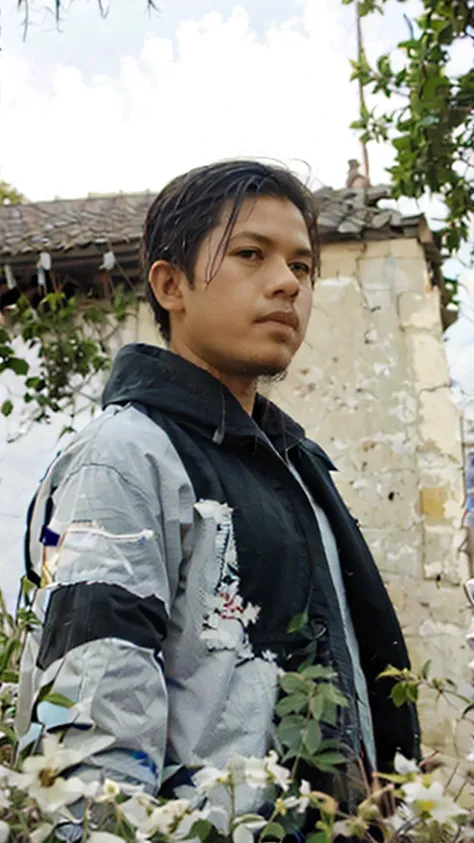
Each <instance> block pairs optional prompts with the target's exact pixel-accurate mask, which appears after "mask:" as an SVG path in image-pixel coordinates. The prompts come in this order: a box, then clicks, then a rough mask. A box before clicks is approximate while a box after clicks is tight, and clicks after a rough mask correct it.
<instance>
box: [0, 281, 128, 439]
mask: <svg viewBox="0 0 474 843" xmlns="http://www.w3.org/2000/svg"><path fill="white" fill-rule="evenodd" d="M136 304H137V297H136V294H135V292H134V291H133V290H132V289H125V288H124V287H123V286H119V287H118V288H117V289H114V290H112V292H111V295H110V296H109V297H108V298H105V299H102V300H98V299H94V298H90V299H89V298H86V297H85V296H84V295H78V296H76V295H69V296H68V295H67V294H66V292H65V291H64V290H62V289H58V290H57V291H56V292H52V293H47V294H46V295H45V296H44V297H43V298H42V299H41V301H40V302H39V303H38V304H37V305H36V307H33V306H32V305H31V303H30V302H29V300H28V299H27V298H26V296H24V295H22V296H21V297H20V298H19V299H18V301H17V302H16V303H15V304H14V305H13V306H11V307H10V308H8V322H9V325H8V327H7V324H6V322H5V320H4V322H3V324H2V323H1V322H0V375H1V373H2V372H4V371H7V370H9V371H13V372H14V373H15V374H16V375H18V376H20V377H21V378H23V382H24V394H23V402H24V404H25V405H26V406H27V407H30V408H31V420H32V421H38V422H41V421H49V420H50V418H51V415H52V414H54V413H57V412H59V411H62V412H66V413H68V414H69V416H70V418H71V425H70V427H69V428H68V429H72V426H73V423H74V418H75V414H76V410H77V402H78V399H80V398H81V396H85V397H87V387H88V385H89V384H90V383H91V382H92V381H93V379H94V378H95V376H96V375H98V374H100V373H101V372H104V371H106V370H107V369H108V368H109V366H110V361H111V356H112V343H113V339H114V336H115V334H116V332H117V330H118V329H119V327H120V326H121V325H122V324H123V323H124V322H125V320H126V318H127V317H128V316H129V315H131V314H132V313H134V309H135V307H136ZM20 338H21V339H22V340H23V341H24V343H25V344H26V347H27V348H28V349H29V350H30V351H34V352H35V355H36V360H37V363H36V364H34V365H32V366H31V365H30V364H29V363H28V361H27V360H25V359H24V357H22V356H21V353H17V350H16V349H17V341H18V339H20ZM32 369H33V370H32ZM13 409H14V400H13V398H12V397H8V398H7V399H6V400H5V401H4V402H3V404H2V405H1V407H0V410H1V412H2V414H3V415H4V416H9V415H10V414H11V413H12V411H13Z"/></svg>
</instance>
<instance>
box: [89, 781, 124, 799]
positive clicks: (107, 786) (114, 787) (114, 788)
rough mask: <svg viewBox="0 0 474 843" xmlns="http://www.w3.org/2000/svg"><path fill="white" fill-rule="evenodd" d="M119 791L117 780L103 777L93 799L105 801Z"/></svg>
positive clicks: (116, 794) (114, 796)
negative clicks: (101, 783)
mask: <svg viewBox="0 0 474 843" xmlns="http://www.w3.org/2000/svg"><path fill="white" fill-rule="evenodd" d="M120 793H121V791H120V785H118V784H117V782H114V781H113V780H112V779H105V781H104V783H103V785H102V787H101V788H100V792H99V793H98V794H97V796H96V797H95V799H96V802H107V801H108V800H109V799H115V798H116V797H117V796H119V794H120Z"/></svg>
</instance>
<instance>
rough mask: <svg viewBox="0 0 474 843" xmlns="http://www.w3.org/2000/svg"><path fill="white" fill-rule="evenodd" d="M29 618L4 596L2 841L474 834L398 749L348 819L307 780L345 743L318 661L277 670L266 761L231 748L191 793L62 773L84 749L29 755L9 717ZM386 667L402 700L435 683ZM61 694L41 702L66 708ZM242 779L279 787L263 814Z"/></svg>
mask: <svg viewBox="0 0 474 843" xmlns="http://www.w3.org/2000/svg"><path fill="white" fill-rule="evenodd" d="M31 622H32V618H31V616H30V614H29V612H28V611H27V610H22V611H20V613H19V615H18V619H17V622H16V623H15V622H14V621H13V619H12V617H11V616H10V615H9V614H8V613H7V611H6V609H5V605H4V603H3V600H2V598H1V593H0V683H1V687H0V843H7V842H8V843H10V841H11V843H56V841H57V842H58V843H59V841H64V840H66V841H71V843H121V841H128V843H174V841H179V843H181V841H186V840H191V841H193V843H199V841H202V843H204V841H207V843H226V841H229V843H254V841H256V843H271V841H280V840H283V838H285V837H286V836H287V835H288V834H291V833H295V832H297V831H298V830H300V829H302V828H303V826H304V827H305V839H306V840H307V841H308V843H331V841H333V840H335V839H336V838H337V839H338V840H340V839H341V838H343V837H346V838H351V839H360V840H366V841H368V843H374V840H383V841H384V843H391V841H394V843H395V841H400V843H410V841H413V843H426V841H433V843H465V841H467V840H474V813H470V812H468V811H467V810H466V809H464V808H462V807H461V806H460V805H459V804H457V802H456V801H455V799H453V798H452V797H451V796H449V795H448V794H447V793H446V792H445V790H444V788H443V785H442V784H441V783H440V782H439V781H437V780H435V778H434V777H433V775H432V774H431V773H428V772H426V770H424V769H423V765H422V764H421V765H420V766H418V765H417V764H416V763H415V761H413V760H411V759H406V758H404V757H403V756H402V755H397V756H396V757H395V760H394V770H395V772H394V773H393V774H391V775H383V776H382V775H381V776H379V777H378V779H377V780H375V782H374V784H373V785H367V792H366V794H365V795H364V796H363V798H362V800H361V801H360V803H359V805H358V806H357V809H356V810H355V811H354V812H353V814H352V815H348V814H345V813H344V812H343V811H342V809H341V807H340V806H339V805H338V803H337V802H336V800H335V799H334V798H333V796H331V795H330V794H327V793H322V792H320V791H316V790H312V788H311V786H310V784H309V783H308V782H307V781H305V780H304V779H301V778H300V777H299V775H298V770H299V766H300V761H304V762H305V765H306V767H308V766H309V767H310V768H311V767H313V768H316V769H317V770H320V771H321V772H322V773H335V772H336V771H337V768H338V766H339V765H340V764H341V763H342V761H343V760H344V757H343V755H342V753H340V752H339V751H338V748H337V746H334V745H333V742H332V741H328V740H325V739H324V738H323V736H322V731H321V724H322V723H324V722H329V723H330V722H333V718H334V712H335V710H336V708H337V706H344V705H346V700H345V698H344V697H343V696H342V694H341V693H340V691H339V690H338V689H337V688H336V687H335V685H334V684H333V680H334V678H335V676H334V674H333V672H332V670H331V669H330V668H328V667H322V666H320V665H310V666H306V667H302V668H301V669H300V671H299V672H293V673H283V672H282V674H281V677H280V684H281V689H282V696H281V698H280V700H279V702H278V704H277V710H276V713H277V715H278V718H279V724H278V727H277V741H276V744H277V747H278V752H277V751H275V750H272V751H270V752H269V754H268V755H267V756H266V757H265V758H248V757H241V756H233V757H231V758H229V759H228V761H227V764H226V766H225V768H224V769H222V770H217V769H213V768H210V767H204V768H203V769H201V770H199V771H198V772H196V774H195V775H194V779H193V781H194V785H195V790H194V795H193V798H192V801H188V800H187V799H172V800H164V799H161V798H159V797H158V798H154V797H152V796H150V795H148V794H147V793H145V792H143V791H142V790H140V789H138V788H134V787H132V786H128V785H120V784H119V783H117V782H115V781H111V780H109V779H105V780H103V781H99V782H94V783H86V782H84V781H82V780H81V779H80V778H79V777H77V776H74V775H69V776H65V775H64V772H65V770H66V769H68V768H71V767H74V766H75V765H77V764H80V762H81V761H82V760H83V756H82V755H81V752H79V751H77V750H71V749H67V748H66V747H64V746H63V744H62V742H61V737H62V736H61V733H57V734H49V735H45V736H44V738H43V740H42V743H41V753H39V754H30V755H27V757H22V753H18V747H17V741H16V735H15V731H14V728H13V719H14V713H15V700H16V690H17V682H18V658H19V650H20V647H21V638H22V633H23V630H24V628H25V626H27V625H28V624H29V623H31ZM386 673H387V674H389V675H391V676H393V677H394V678H395V679H396V680H398V681H397V683H396V684H395V685H394V690H393V694H392V696H393V698H394V703H395V704H396V705H401V704H404V703H405V702H406V701H407V700H410V699H412V700H413V699H415V698H416V695H417V692H418V688H419V686H420V684H422V683H423V682H425V683H427V684H430V680H429V678H428V675H427V674H428V670H427V668H426V667H425V668H424V671H423V672H422V673H423V675H420V676H417V675H415V674H413V673H410V672H408V671H403V672H402V673H398V672H397V671H395V670H394V669H392V668H389V669H388V670H387V671H386ZM431 686H432V687H433V686H434V687H435V689H436V690H437V692H438V693H444V692H445V688H444V686H443V683H440V682H439V680H431ZM57 696H58V695H56V694H54V693H50V694H49V697H48V695H47V696H46V697H44V698H45V699H48V698H49V699H50V701H51V702H60V703H61V704H63V705H64V704H65V701H64V699H63V698H61V700H58V699H57ZM103 748H104V738H97V740H96V744H94V739H93V737H92V742H88V743H87V755H90V754H92V753H94V752H100V751H101V750H102V749H103ZM85 754H86V752H84V755H85ZM18 756H20V757H18ZM380 781H381V783H379V782H380ZM244 787H245V788H253V789H255V790H256V791H260V792H261V793H262V794H265V802H266V804H267V802H268V800H267V794H268V793H269V792H270V793H271V794H272V799H271V801H270V810H269V811H265V816H263V815H261V814H259V813H252V814H248V813H247V814H242V813H239V811H238V809H237V807H236V806H237V805H238V803H239V800H238V792H239V789H240V788H244ZM78 800H79V802H78ZM262 802H263V797H262ZM73 805H74V806H75V808H74V809H73V807H72V806H73ZM77 805H79V806H80V810H79V812H78V810H77ZM308 828H309V830H308Z"/></svg>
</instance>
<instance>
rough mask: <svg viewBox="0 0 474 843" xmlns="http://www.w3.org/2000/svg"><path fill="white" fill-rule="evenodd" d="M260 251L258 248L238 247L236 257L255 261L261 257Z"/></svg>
mask: <svg viewBox="0 0 474 843" xmlns="http://www.w3.org/2000/svg"><path fill="white" fill-rule="evenodd" d="M261 256H262V255H261V252H260V251H259V249H240V250H239V251H238V252H237V257H239V258H244V260H248V261H256V260H258V259H259V258H261Z"/></svg>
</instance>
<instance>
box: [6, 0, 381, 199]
mask: <svg viewBox="0 0 474 843" xmlns="http://www.w3.org/2000/svg"><path fill="white" fill-rule="evenodd" d="M295 12H296V14H294V15H293V16H292V17H291V18H289V19H288V20H286V21H284V22H283V23H281V24H279V25H273V26H271V27H270V28H269V29H267V31H266V33H265V34H264V35H262V36H260V37H259V36H258V35H257V34H256V32H255V31H254V30H253V29H252V21H251V15H250V13H249V12H247V11H246V10H245V9H243V8H237V7H236V8H234V10H233V12H232V14H231V15H230V16H228V17H227V18H224V17H222V16H221V15H220V14H219V13H217V12H210V13H209V14H206V15H205V16H204V17H202V18H201V19H200V20H187V21H184V22H183V23H182V24H181V25H180V26H179V28H178V30H177V32H176V38H175V40H174V41H172V40H171V39H168V38H163V37H159V36H149V37H147V38H145V40H144V43H143V45H142V48H141V50H140V53H139V54H138V55H136V56H125V57H123V59H122V61H121V65H120V71H119V72H118V73H117V75H116V76H113V77H112V76H109V77H100V78H98V77H97V78H95V79H93V80H92V81H91V82H90V83H89V84H86V82H85V81H84V78H83V76H82V74H81V70H80V68H79V67H69V66H65V65H64V64H61V65H59V66H57V67H56V70H55V72H54V75H53V77H52V79H51V80H49V81H48V82H47V83H45V81H44V77H40V78H37V77H36V76H35V69H34V66H30V67H29V66H28V65H27V63H26V60H24V59H22V58H18V57H9V56H8V55H6V57H5V59H4V62H5V64H4V80H5V81H4V89H3V106H2V116H3V125H9V126H10V127H12V131H11V132H10V133H8V135H7V137H5V136H4V138H3V139H2V141H3V152H2V159H3V177H4V178H7V179H8V180H9V181H11V182H12V183H14V184H15V185H16V186H17V187H18V188H20V189H21V190H22V191H23V192H25V193H26V195H27V196H29V197H30V198H31V199H33V200H38V199H41V198H51V197H53V196H54V195H61V196H64V197H67V196H80V195H84V194H85V193H87V192H88V191H103V192H105V191H110V192H113V191H118V190H124V191H131V190H143V189H146V188H150V189H152V190H153V189H155V188H158V187H160V185H162V184H163V183H164V182H165V181H166V180H168V179H169V178H170V177H172V176H173V175H176V174H177V173H179V172H181V171H184V170H185V169H187V168H189V167H191V166H195V165H198V164H201V163H204V162H208V161H211V160H213V159H218V158H224V157H231V156H234V155H250V156H254V155H258V156H266V157H269V158H277V159H282V160H285V161H288V162H290V163H293V164H295V162H297V161H305V162H308V163H309V165H310V166H311V169H312V172H313V175H314V176H315V177H316V179H318V178H319V179H320V180H321V181H322V182H324V183H332V184H334V185H341V184H342V183H343V180H344V177H345V171H346V162H347V159H348V158H350V157H352V156H357V155H358V154H359V147H358V142H357V139H356V138H355V136H354V133H352V132H351V131H350V130H349V129H348V124H349V122H350V120H351V119H353V118H354V117H355V115H356V113H357V91H356V88H355V86H354V85H351V84H350V83H349V81H348V77H349V66H348V51H349V49H350V50H352V48H353V45H352V43H351V42H352V38H351V39H350V41H349V39H348V35H347V25H346V24H347V21H348V20H350V19H349V18H348V17H347V13H346V16H345V17H344V13H343V15H342V18H341V3H340V0H307V2H303V3H301V4H296V3H295ZM58 37H60V36H58ZM84 49H85V50H87V44H84ZM296 166H297V169H299V170H300V171H303V172H305V167H304V165H302V164H299V165H296ZM379 175H381V173H379Z"/></svg>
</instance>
